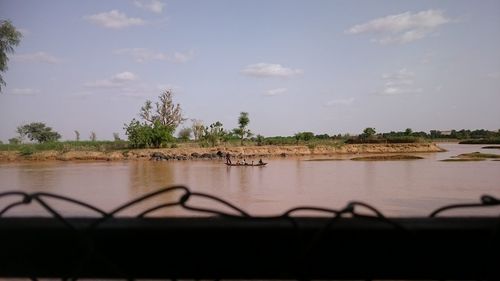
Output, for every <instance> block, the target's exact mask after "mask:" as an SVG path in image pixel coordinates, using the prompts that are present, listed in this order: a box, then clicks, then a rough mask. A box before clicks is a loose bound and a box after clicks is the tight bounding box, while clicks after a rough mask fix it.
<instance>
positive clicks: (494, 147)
mask: <svg viewBox="0 0 500 281" xmlns="http://www.w3.org/2000/svg"><path fill="white" fill-rule="evenodd" d="M481 148H482V149H500V146H493V145H492V146H483V147H481Z"/></svg>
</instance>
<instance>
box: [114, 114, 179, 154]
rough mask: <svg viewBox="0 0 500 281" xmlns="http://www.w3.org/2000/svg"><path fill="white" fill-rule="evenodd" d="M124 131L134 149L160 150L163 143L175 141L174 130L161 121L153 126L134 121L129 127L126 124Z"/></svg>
mask: <svg viewBox="0 0 500 281" xmlns="http://www.w3.org/2000/svg"><path fill="white" fill-rule="evenodd" d="M124 129H125V134H126V135H127V136H128V140H129V142H130V146H132V147H133V148H146V147H155V148H158V147H160V146H161V145H162V144H163V143H166V142H171V141H173V137H172V133H173V129H172V128H171V127H167V126H164V125H162V124H161V123H160V121H155V122H154V123H153V126H151V125H149V124H146V123H142V124H141V123H140V122H139V121H137V120H136V119H132V121H130V123H129V124H128V125H127V124H125V128H124Z"/></svg>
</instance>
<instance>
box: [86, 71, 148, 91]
mask: <svg viewBox="0 0 500 281" xmlns="http://www.w3.org/2000/svg"><path fill="white" fill-rule="evenodd" d="M137 79H138V77H137V75H135V74H134V73H132V72H130V71H124V72H120V73H117V74H115V75H113V76H112V77H110V78H108V79H101V80H96V81H92V82H87V83H85V84H84V86H85V87H88V88H116V87H122V86H124V85H125V84H127V83H129V82H132V81H136V80H137Z"/></svg>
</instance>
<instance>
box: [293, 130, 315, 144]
mask: <svg viewBox="0 0 500 281" xmlns="http://www.w3.org/2000/svg"><path fill="white" fill-rule="evenodd" d="M294 137H295V140H296V142H297V144H299V141H306V142H307V141H310V140H312V139H313V138H314V133H313V132H298V133H296V134H295V135H294Z"/></svg>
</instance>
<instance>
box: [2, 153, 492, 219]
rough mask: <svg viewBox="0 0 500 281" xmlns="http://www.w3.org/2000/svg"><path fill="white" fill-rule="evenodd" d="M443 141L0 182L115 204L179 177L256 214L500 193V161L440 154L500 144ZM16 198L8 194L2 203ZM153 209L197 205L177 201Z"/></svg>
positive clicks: (389, 206)
mask: <svg viewBox="0 0 500 281" xmlns="http://www.w3.org/2000/svg"><path fill="white" fill-rule="evenodd" d="M440 146H441V147H443V148H445V149H446V150H447V152H441V153H421V154H415V155H419V156H422V157H424V159H422V160H407V161H351V160H349V158H350V157H352V155H349V156H339V157H336V158H341V159H344V160H339V161H307V160H310V158H305V157H300V158H272V159H264V160H265V161H266V162H268V163H269V164H268V165H267V166H266V167H226V166H225V165H224V164H223V162H222V160H220V161H218V160H217V161H212V160H194V161H163V162H161V161H160V162H156V161H140V160H137V161H135V160H132V161H116V162H114V161H111V162H61V161H49V162H22V163H1V164H0V192H3V191H8V190H16V191H26V192H35V191H44V192H52V193H57V194H60V195H65V196H70V197H72V198H75V199H79V200H82V201H85V202H88V203H90V204H93V205H95V206H97V207H99V208H102V209H104V210H106V211H109V210H112V209H113V208H115V207H117V206H119V205H120V204H122V203H124V202H126V201H129V200H132V199H133V198H136V197H137V196H140V195H143V194H145V193H147V192H151V191H155V190H157V189H159V188H161V187H165V186H170V185H174V184H175V185H185V186H187V187H189V188H190V189H191V190H192V191H198V192H204V193H209V194H212V195H215V196H219V197H221V198H223V199H225V200H228V201H229V202H231V203H233V204H235V205H237V206H239V207H241V208H243V209H244V210H246V211H248V212H249V213H251V214H254V215H271V214H279V213H282V212H284V211H285V210H287V209H289V208H291V207H295V206H299V205H300V206H302V205H310V206H318V207H328V208H337V209H338V208H342V207H343V206H345V205H346V203H347V202H349V201H351V200H357V201H363V202H366V203H369V204H371V205H373V206H375V207H376V208H378V209H379V210H381V211H382V212H383V213H384V214H386V215H388V216H425V215H428V214H429V213H430V212H431V211H432V210H434V209H436V208H438V207H440V206H443V205H446V204H453V203H462V202H477V201H478V200H479V197H480V196H481V195H483V194H490V195H493V196H496V197H500V161H491V160H486V161H478V162H442V161H439V160H442V159H446V158H449V157H450V156H455V155H458V154H460V153H467V152H475V151H481V152H484V153H496V154H499V153H500V150H492V149H489V150H486V149H481V147H482V146H481V145H459V144H452V143H447V144H440ZM316 158H325V157H316ZM179 196H180V193H179V192H177V193H170V194H164V195H161V196H159V197H157V198H154V199H153V200H150V201H149V202H148V203H147V204H143V205H139V206H137V207H136V208H132V209H129V210H127V211H126V212H124V213H123V214H124V215H133V214H137V213H139V212H140V211H141V210H144V208H146V207H148V206H152V205H154V204H159V203H164V202H169V201H173V200H176V198H178V197H179ZM12 199H13V198H0V209H1V208H2V207H3V206H6V204H7V203H9V202H12ZM50 203H51V204H53V205H54V206H55V207H56V208H57V209H58V210H60V211H61V212H62V213H63V214H65V215H66V216H91V215H93V213H92V212H90V211H88V210H85V209H82V208H80V207H76V206H74V205H72V204H68V203H60V202H55V201H50ZM190 204H192V205H195V206H205V207H217V206H220V205H218V204H217V203H215V202H213V201H210V200H207V199H196V200H192V202H191V201H190ZM222 209H223V210H224V208H222ZM498 211H499V208H497V209H495V210H491V209H481V210H463V211H455V212H450V213H449V214H450V215H459V214H461V215H464V214H465V215H469V214H470V215H498ZM304 214H310V215H314V213H304ZM8 215H46V212H45V211H44V210H43V209H42V208H41V207H39V206H37V205H36V204H32V205H30V206H21V207H17V208H15V209H13V210H12V211H9V213H8ZM154 215H169V216H189V215H198V214H196V213H193V212H190V211H186V210H183V209H181V208H179V207H175V208H171V209H165V210H160V211H158V212H156V213H155V214H154Z"/></svg>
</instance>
